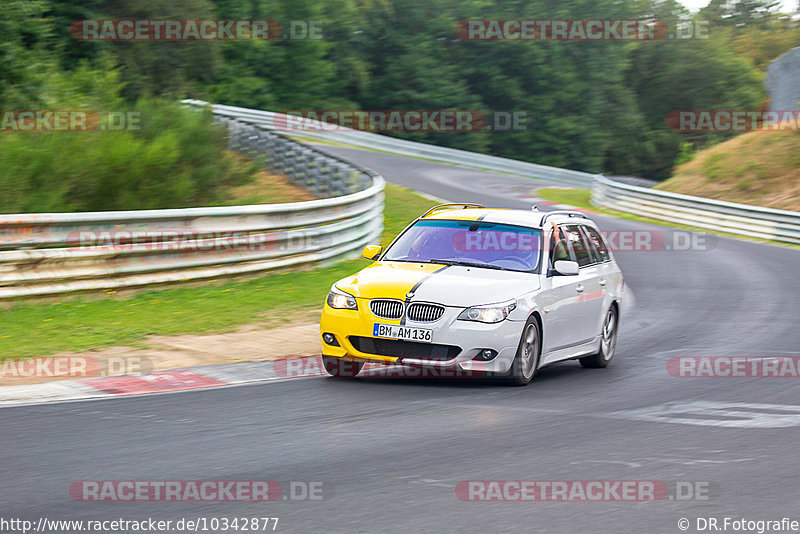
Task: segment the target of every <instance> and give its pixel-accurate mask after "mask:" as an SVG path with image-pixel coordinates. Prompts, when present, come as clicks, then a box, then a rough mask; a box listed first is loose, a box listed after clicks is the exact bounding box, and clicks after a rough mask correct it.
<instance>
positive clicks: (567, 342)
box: [320, 204, 624, 385]
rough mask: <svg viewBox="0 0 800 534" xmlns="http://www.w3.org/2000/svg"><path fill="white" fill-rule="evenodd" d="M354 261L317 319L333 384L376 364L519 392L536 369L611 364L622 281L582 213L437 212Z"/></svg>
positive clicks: (467, 207) (452, 207) (474, 208)
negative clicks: (493, 379) (357, 265)
mask: <svg viewBox="0 0 800 534" xmlns="http://www.w3.org/2000/svg"><path fill="white" fill-rule="evenodd" d="M364 256H365V257H367V258H369V259H371V260H374V263H373V264H372V265H370V266H368V267H366V268H364V269H362V270H361V271H359V272H358V273H356V274H354V275H352V276H348V277H347V278H344V279H342V280H339V281H338V282H336V283H335V284H333V287H331V290H330V293H329V294H328V297H327V299H326V302H325V306H324V309H323V312H322V317H321V320H320V335H321V337H322V347H323V350H322V354H323V356H322V357H323V361H324V364H325V368H326V370H327V371H328V372H329V373H330V374H331V375H333V376H355V375H357V374H358V373H359V372H360V371H361V369H362V367H363V365H364V363H365V362H378V363H382V364H388V365H404V366H422V367H438V368H440V369H445V368H449V369H455V370H458V371H465V372H480V373H488V374H491V375H496V376H499V377H501V379H502V380H503V381H504V382H506V383H508V384H509V385H525V384H528V383H529V382H530V381H531V379H532V378H533V377H534V375H535V374H536V371H537V369H539V368H541V367H542V366H544V365H548V364H551V363H554V362H558V361H562V360H570V359H578V360H579V361H580V363H581V365H583V366H584V367H606V366H607V365H608V364H609V362H611V359H612V358H613V356H614V350H615V347H616V342H617V328H618V325H619V317H620V311H621V306H622V294H623V287H624V282H623V278H622V272H621V271H620V269H619V267H618V266H617V263H616V262H615V261H614V257H613V255H612V254H611V252H610V250H609V248H608V245H607V243H606V241H605V239H604V237H603V235H602V233H601V232H600V231H599V230H598V228H597V226H596V225H595V223H594V222H592V221H591V220H590V219H589V218H587V217H586V216H585V215H584V214H582V213H579V212H573V211H551V212H540V211H538V210H536V208H534V209H532V210H530V211H527V210H509V209H487V208H485V207H483V206H480V205H477V204H445V205H441V206H436V207H434V208H431V209H430V210H429V211H428V212H426V213H425V214H423V215H422V216H421V217H419V218H418V219H417V220H416V221H414V222H413V223H412V224H410V225H409V226H408V227H407V228H406V229H405V230H404V231H403V232H402V233H401V234H400V235H399V236H397V238H395V240H394V241H393V242H392V244H391V245H389V246H388V247H387V248H386V250H382V249H381V247H379V246H367V247H366V248H365V249H364Z"/></svg>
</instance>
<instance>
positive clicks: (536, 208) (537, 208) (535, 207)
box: [531, 204, 539, 211]
mask: <svg viewBox="0 0 800 534" xmlns="http://www.w3.org/2000/svg"><path fill="white" fill-rule="evenodd" d="M531 211H539V206H537V205H536V204H534V205H533V206H531Z"/></svg>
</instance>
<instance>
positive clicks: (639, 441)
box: [0, 147, 800, 533]
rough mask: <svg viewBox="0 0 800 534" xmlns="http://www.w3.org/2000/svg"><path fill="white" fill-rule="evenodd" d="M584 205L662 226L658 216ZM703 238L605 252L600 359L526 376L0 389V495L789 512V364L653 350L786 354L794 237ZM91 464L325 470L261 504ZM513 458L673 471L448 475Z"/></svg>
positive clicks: (145, 510) (157, 509) (287, 472)
mask: <svg viewBox="0 0 800 534" xmlns="http://www.w3.org/2000/svg"><path fill="white" fill-rule="evenodd" d="M326 148H328V147H326ZM328 150H330V151H332V152H336V153H338V154H340V155H343V156H345V157H347V158H349V159H351V160H353V161H355V162H357V163H361V164H363V165H366V166H368V167H371V168H373V169H374V170H376V171H377V172H379V173H381V174H382V175H383V176H384V177H386V179H387V180H388V181H389V182H391V183H398V184H402V185H406V186H408V187H411V188H414V189H416V190H419V191H422V192H425V193H428V194H431V195H435V196H437V197H440V198H443V199H447V200H450V201H474V202H481V203H484V204H487V205H489V206H493V207H529V206H530V201H528V200H525V198H526V195H527V196H531V195H533V189H534V188H533V184H532V182H531V181H529V180H526V179H522V178H515V177H511V176H505V175H497V174H491V173H485V172H480V171H476V170H470V169H464V168H459V167H451V166H445V165H440V164H436V163H430V162H426V161H422V160H415V159H409V158H404V157H399V156H391V155H386V154H381V153H377V152H366V151H358V150H350V149H343V148H333V149H331V148H328ZM411 215H413V214H409V216H411ZM596 220H597V221H598V222H599V224H600V225H601V227H602V228H603V229H604V230H605V231H625V230H653V231H655V232H658V233H663V238H664V243H665V244H667V245H669V244H671V243H675V241H674V240H675V238H674V235H673V234H674V232H675V231H674V230H671V229H668V228H666V227H661V226H651V225H646V224H641V223H635V222H630V221H623V220H617V219H614V218H610V217H605V216H598V217H596ZM682 233H684V232H682ZM668 248H673V247H668ZM696 248H699V250H667V247H662V248H661V250H658V251H638V252H635V251H634V252H620V253H617V254H616V258H617V261H618V263H619V264H620V266H621V267H622V269H623V272H624V274H625V281H626V286H627V287H628V288H630V289H631V290H632V292H633V294H634V295H635V302H636V304H635V307H634V308H633V309H630V310H628V311H627V312H626V313H625V314H624V315H623V320H622V323H621V329H620V333H619V344H618V347H617V353H616V356H615V359H614V362H613V363H612V365H611V366H610V367H609V368H607V369H604V370H593V369H583V368H581V367H580V366H579V365H578V364H577V363H576V362H566V363H561V364H556V365H553V366H550V367H548V368H545V369H543V370H542V371H540V373H539V374H538V375H537V377H536V379H535V380H534V382H533V383H532V384H531V385H530V386H528V387H524V388H506V387H502V386H498V385H495V384H492V383H489V382H485V381H471V380H454V379H449V380H448V379H427V378H426V379H399V378H384V377H379V378H359V379H355V380H337V379H328V378H314V379H311V378H309V379H296V380H286V381H277V382H270V383H263V384H253V385H248V386H241V387H231V388H222V389H213V390H199V391H188V392H181V393H174V394H164V395H152V396H142V397H137V398H117V399H110V400H101V401H93V402H73V403H63V404H53V405H38V406H20V407H8V408H3V409H0V421H2V430H0V436H1V437H0V447H2V450H3V456H4V458H3V468H2V473H3V477H2V478H3V484H2V486H0V509H1V510H2V513H0V515H1V516H4V517H19V518H25V519H31V520H34V521H36V520H38V518H40V517H43V516H44V517H47V518H49V519H84V520H87V519H92V520H101V519H118V518H122V519H144V518H148V517H151V518H155V519H159V520H178V519H180V518H190V519H197V518H214V517H216V518H221V517H227V518H233V517H237V516H238V517H279V518H280V519H279V523H278V526H277V529H276V532H292V533H293V532H300V533H311V532H558V533H562V532H563V533H584V532H602V533H605V532H608V533H626V532H632V533H654V532H658V533H661V532H665V533H674V532H682V531H683V530H681V528H680V526H682V525H685V523H679V522H680V520H681V519H688V520H689V524H690V528H689V529H688V532H696V531H697V528H696V527H697V526H698V523H697V520H698V518H700V519H701V520H705V518H718V521H720V522H722V520H723V518H725V517H730V518H734V519H741V518H744V519H749V520H759V519H761V520H779V519H781V518H783V517H790V518H794V519H796V520H800V506H798V492H797V488H798V486H799V485H800V467H798V453H797V451H798V443H800V395H798V392H799V391H800V389H799V388H798V379H797V378H794V379H793V378H791V377H783V378H723V377H719V378H679V377H675V376H672V375H670V373H669V372H668V371H667V361H668V360H669V358H671V357H678V356H787V355H800V326H799V325H798V322H800V305H799V304H798V297H799V296H800V277H798V271H799V270H800V269H798V268H799V267H800V250H796V249H789V248H782V247H777V246H771V245H765V244H758V243H752V242H747V241H740V240H734V239H727V238H716V237H714V238H709V239H707V241H706V245H705V246H704V247H696ZM67 334H68V333H67ZM265 350H268V348H265ZM84 479H90V480H129V479H135V480H150V479H153V480H207V479H216V480H264V479H266V480H275V481H280V482H282V484H283V487H288V484H289V482H292V481H294V482H303V481H305V482H321V483H322V485H323V488H324V491H323V493H322V495H323V498H322V499H321V500H300V501H297V500H291V499H289V500H283V499H279V500H277V501H276V502H273V503H258V504H253V503H241V502H239V503H235V502H228V503H215V504H207V503H187V502H133V503H126V502H115V503H91V502H79V501H76V500H73V499H72V498H71V497H70V495H69V493H68V488H69V486H70V484H71V483H73V482H74V481H77V480H84ZM507 479H512V480H540V481H541V480H563V481H576V480H581V481H590V480H631V481H640V480H650V481H660V482H661V483H664V484H665V486H666V487H668V488H673V487H674V488H677V487H678V486H680V487H682V488H684V492H683V494H681V495H678V494H677V493H675V492H677V489H676V490H675V492H672V489H670V491H671V494H670V495H669V496H668V497H666V498H664V499H663V500H660V501H658V502H615V501H612V502H572V501H570V502H465V501H462V500H460V499H459V498H458V497H457V495H456V487H457V485H458V483H459V482H461V481H467V480H507ZM686 488H691V489H690V490H688V494H687V490H686ZM689 494H690V495H689ZM701 525H702V523H701Z"/></svg>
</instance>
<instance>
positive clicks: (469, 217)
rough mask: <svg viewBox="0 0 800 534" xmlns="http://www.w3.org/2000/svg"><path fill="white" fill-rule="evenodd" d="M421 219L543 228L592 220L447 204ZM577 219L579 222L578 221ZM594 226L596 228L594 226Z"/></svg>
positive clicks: (579, 215)
mask: <svg viewBox="0 0 800 534" xmlns="http://www.w3.org/2000/svg"><path fill="white" fill-rule="evenodd" d="M420 219H426V220H429V219H432V220H458V221H485V222H493V223H500V224H513V225H518V226H528V227H533V228H541V227H542V225H543V224H544V223H549V221H553V222H555V223H559V224H561V223H566V222H572V223H577V222H581V223H589V224H592V222H591V220H589V219H588V217H586V215H584V214H583V213H581V212H579V211H570V210H559V211H550V212H547V211H538V210H534V209H530V210H518V209H503V208H485V207H483V206H480V205H478V204H453V205H449V204H445V205H441V206H436V207H434V208H431V209H430V210H428V212H427V213H425V214H424V215H423V216H422V217H420ZM576 219H577V220H576ZM592 226H594V225H593V224H592Z"/></svg>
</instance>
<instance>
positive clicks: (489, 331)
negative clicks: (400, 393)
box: [320, 298, 524, 373]
mask: <svg viewBox="0 0 800 534" xmlns="http://www.w3.org/2000/svg"><path fill="white" fill-rule="evenodd" d="M356 300H357V302H358V310H340V309H334V308H331V307H330V306H328V305H327V304H325V307H324V309H323V311H322V317H321V319H320V337H321V336H322V334H323V333H330V334H333V335H334V336H335V337H336V341H337V342H338V343H339V346H338V347H337V346H332V345H329V344H327V343H325V341H324V340H322V354H324V355H325V356H331V357H336V358H344V359H348V360H356V361H365V362H378V363H383V364H402V365H410V366H424V367H439V368H458V369H463V370H465V371H483V372H489V373H506V372H508V370H509V369H510V368H511V364H512V363H513V361H514V356H515V355H516V352H517V347H518V345H519V340H520V335H521V334H522V327H523V324H524V323H522V322H519V321H513V320H510V319H506V320H505V321H501V322H499V323H495V324H486V323H477V322H472V321H459V320H457V317H458V315H459V314H460V313H461V312H462V311H463V310H464V308H452V307H448V308H446V311H445V313H444V315H443V316H442V317H441V318H440V319H439V320H438V321H435V322H432V323H418V322H414V321H410V320H408V321H406V323H405V325H406V326H410V327H419V328H430V329H431V330H433V336H432V340H431V341H432V343H435V344H439V345H454V346H457V347H460V349H461V350H460V351H459V352H458V354H457V356H455V357H454V358H452V359H447V360H439V359H437V360H432V359H425V358H414V357H413V355H411V354H409V352H408V350H404V354H403V355H396V354H392V355H381V354H371V353H368V352H362V351H360V350H358V349H356V347H355V346H354V344H353V342H352V341H351V339H350V338H351V337H356V336H358V337H361V338H371V339H376V338H375V337H373V326H374V324H375V323H381V324H400V320H399V319H395V320H392V319H382V318H379V317H377V316H375V315H373V314H372V312H371V311H370V309H369V300H368V299H360V298H359V299H356ZM377 339H381V338H377ZM360 345H361V346H362V348H364V344H363V343H361V344H360ZM483 349H492V350H495V351H497V353H498V354H497V356H496V357H495V358H494V359H492V360H491V361H488V362H484V361H477V360H475V359H474V358H475V357H476V356H478V354H479V353H480V351H482V350H483Z"/></svg>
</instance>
